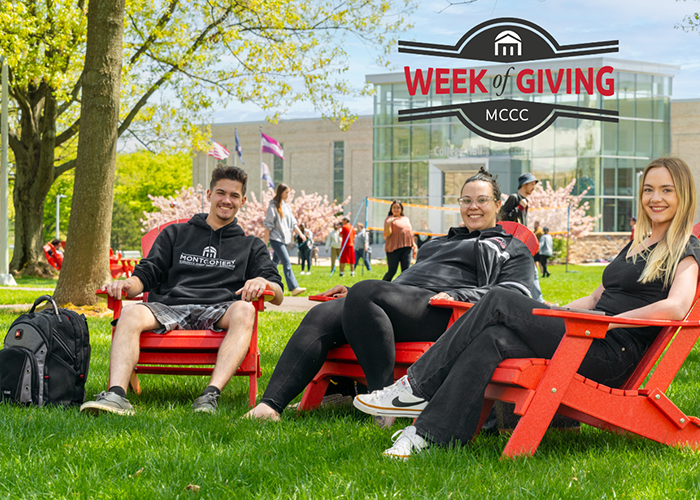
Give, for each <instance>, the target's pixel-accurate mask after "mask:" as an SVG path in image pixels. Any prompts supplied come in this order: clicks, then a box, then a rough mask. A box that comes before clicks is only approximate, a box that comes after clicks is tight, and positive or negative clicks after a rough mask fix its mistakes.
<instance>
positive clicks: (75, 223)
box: [56, 0, 125, 305]
mask: <svg viewBox="0 0 700 500" xmlns="http://www.w3.org/2000/svg"><path fill="white" fill-rule="evenodd" d="M124 2H125V0H90V4H89V6H88V33H87V50H86V53H85V68H84V70H83V79H82V84H83V88H82V105H81V110H80V135H79V138H78V156H77V159H76V167H75V184H74V187H73V204H72V209H71V215H70V222H69V223H68V238H67V241H66V253H65V259H64V261H63V268H62V269H61V276H60V278H59V280H58V285H57V286H56V301H57V302H58V303H59V304H66V303H68V302H71V303H73V304H76V305H85V304H94V303H95V302H96V297H95V290H96V289H97V288H99V287H100V286H101V285H102V284H103V283H104V282H105V281H106V280H107V278H108V277H109V235H110V227H111V225H112V198H113V195H114V171H115V167H116V151H117V137H118V134H117V126H118V120H119V90H120V88H119V87H120V79H121V69H122V39H123V29H124Z"/></svg>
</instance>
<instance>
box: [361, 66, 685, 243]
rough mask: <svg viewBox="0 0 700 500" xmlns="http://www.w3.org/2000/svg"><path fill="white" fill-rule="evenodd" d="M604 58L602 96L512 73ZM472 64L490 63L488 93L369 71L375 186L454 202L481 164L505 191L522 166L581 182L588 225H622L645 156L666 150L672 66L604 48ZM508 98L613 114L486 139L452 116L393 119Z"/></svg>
mask: <svg viewBox="0 0 700 500" xmlns="http://www.w3.org/2000/svg"><path fill="white" fill-rule="evenodd" d="M477 64H478V63H477ZM603 66H612V67H613V68H614V72H613V74H612V78H614V80H615V92H614V94H613V95H611V96H609V97H606V96H603V95H600V94H598V93H597V92H595V88H594V93H593V94H592V95H588V94H587V93H585V92H584V93H581V94H573V93H572V94H566V93H565V92H562V91H561V90H560V92H559V93H557V94H552V93H551V92H549V93H548V90H549V89H548V88H547V86H545V88H544V93H542V94H538V93H532V94H523V93H521V92H520V91H519V90H518V88H517V86H516V83H515V80H516V78H515V75H516V74H517V72H518V71H520V69H523V68H526V67H528V68H531V69H532V68H535V69H545V70H546V69H551V70H552V73H553V74H554V75H556V73H557V72H558V71H560V70H563V69H564V68H589V67H592V68H596V69H597V68H601V67H603ZM472 67H478V68H485V69H488V72H487V75H486V77H485V78H483V79H482V82H483V84H484V86H485V87H486V88H487V90H488V93H486V94H483V93H475V94H469V93H467V94H453V93H452V90H451V91H450V93H448V94H439V95H438V94H436V93H435V85H434V82H433V84H432V85H431V88H430V93H429V94H428V95H421V93H420V91H418V92H416V94H415V95H414V96H410V95H409V93H408V89H407V85H406V81H405V77H404V73H403V72H401V73H393V74H384V75H370V76H368V77H367V78H368V81H369V82H370V83H372V84H374V85H375V89H376V94H375V97H374V153H373V172H374V182H373V185H374V188H373V189H374V193H373V194H374V196H375V197H378V198H398V199H401V200H405V201H407V202H413V203H419V204H427V205H432V206H454V207H456V206H457V201H456V199H457V197H458V196H459V189H460V188H461V186H462V183H463V182H464V180H465V179H466V178H467V177H468V176H470V175H472V174H473V173H474V172H475V171H477V170H478V169H479V167H480V166H482V165H484V166H486V167H487V168H488V169H489V170H490V171H491V172H493V173H496V174H498V176H499V183H500V185H501V189H502V190H503V192H504V193H510V192H513V191H515V190H516V189H517V178H518V176H519V175H520V174H522V173H523V172H528V171H530V172H533V173H534V174H535V176H537V178H538V179H540V180H541V181H544V182H549V183H550V184H551V186H552V188H554V189H557V188H559V187H563V186H566V185H567V184H569V183H570V182H571V181H572V180H573V179H576V184H575V187H574V190H573V193H574V194H579V193H581V192H583V191H584V190H585V189H588V191H587V194H586V198H585V200H586V201H588V202H589V204H590V207H591V209H590V211H589V215H598V214H602V217H600V218H599V219H598V222H597V226H596V229H595V230H596V231H605V232H615V231H628V230H629V222H628V218H629V217H630V216H633V215H636V214H635V209H636V206H635V186H636V182H637V180H638V177H637V173H638V172H641V171H642V170H643V169H644V167H645V166H646V165H647V163H648V162H649V160H650V159H653V158H656V157H659V156H663V155H667V154H669V152H670V148H671V139H670V119H671V91H672V81H673V76H674V75H675V74H677V73H678V72H679V70H680V67H678V66H671V65H663V64H652V63H644V62H636V61H625V60H619V59H613V58H609V57H593V58H576V59H566V60H559V61H545V62H537V63H528V64H527V65H523V64H520V65H519V64H505V65H486V64H484V65H475V66H472ZM511 67H515V70H511V72H510V78H509V79H508V80H507V86H506V88H505V89H501V88H499V89H497V90H494V89H493V88H492V79H493V78H496V75H499V74H500V75H504V74H505V73H506V72H507V71H508V68H511ZM416 68H422V69H424V70H425V69H427V68H425V67H422V66H420V58H416V65H415V66H411V69H412V70H414V69H416ZM607 76H608V77H611V76H610V75H607ZM451 88H452V85H450V89H451ZM502 91H503V93H502V94H501V92H502ZM496 94H501V95H498V96H497V95H496ZM508 98H512V99H518V100H533V101H540V102H550V103H555V102H556V103H561V104H563V105H568V106H578V107H590V108H603V109H609V110H616V111H618V112H619V123H607V122H599V121H592V120H582V119H574V118H561V117H560V118H557V120H556V121H555V122H554V123H553V124H552V125H551V126H550V127H549V128H548V129H546V130H545V131H544V132H543V133H541V134H539V135H537V136H535V137H533V138H530V139H527V140H524V141H521V142H511V143H507V142H496V141H490V140H488V139H484V138H482V137H480V136H478V135H476V134H474V133H473V132H471V131H470V130H469V129H468V128H466V127H465V126H464V125H463V124H462V123H461V122H459V121H458V120H457V118H454V117H452V118H438V119H430V120H421V121H413V122H401V123H399V121H398V111H399V110H401V109H411V108H422V107H428V106H440V105H445V104H454V103H459V102H469V101H472V102H473V101H480V100H494V99H508Z"/></svg>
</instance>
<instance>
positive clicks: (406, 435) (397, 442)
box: [382, 425, 428, 460]
mask: <svg viewBox="0 0 700 500" xmlns="http://www.w3.org/2000/svg"><path fill="white" fill-rule="evenodd" d="M391 439H392V441H393V442H394V445H393V446H392V447H391V448H389V449H388V450H384V453H382V455H384V456H385V457H389V458H398V459H401V460H408V459H409V458H410V456H411V453H413V454H416V453H419V452H420V451H422V450H423V449H425V448H427V447H428V442H427V441H426V440H425V439H423V438H422V437H420V436H419V435H418V434H416V428H415V427H414V426H412V425H409V426H408V427H406V428H405V429H403V430H400V431H398V432H395V433H394V435H393V436H391Z"/></svg>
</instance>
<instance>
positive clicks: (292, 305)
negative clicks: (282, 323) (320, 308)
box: [265, 297, 321, 312]
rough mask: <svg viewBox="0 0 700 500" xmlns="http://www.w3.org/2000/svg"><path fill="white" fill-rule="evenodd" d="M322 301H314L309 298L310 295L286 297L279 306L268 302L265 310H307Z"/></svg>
mask: <svg viewBox="0 0 700 500" xmlns="http://www.w3.org/2000/svg"><path fill="white" fill-rule="evenodd" d="M320 303H321V302H313V301H311V300H309V298H308V297H285V298H284V300H283V301H282V304H281V305H279V306H276V305H274V304H270V303H269V302H268V303H267V304H265V310H266V311H279V312H306V311H308V310H309V309H311V308H312V307H315V306H317V305H319V304H320Z"/></svg>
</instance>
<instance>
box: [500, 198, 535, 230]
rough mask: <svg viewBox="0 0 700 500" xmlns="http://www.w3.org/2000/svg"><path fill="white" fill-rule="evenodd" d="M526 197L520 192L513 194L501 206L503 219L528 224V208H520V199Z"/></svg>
mask: <svg viewBox="0 0 700 500" xmlns="http://www.w3.org/2000/svg"><path fill="white" fill-rule="evenodd" d="M524 199H526V198H525V197H524V196H523V195H521V194H520V193H514V194H511V195H510V196H509V197H508V199H507V200H506V202H505V203H504V204H503V206H502V207H501V212H500V215H501V220H507V221H513V222H519V223H521V224H522V225H524V226H527V209H528V207H525V210H520V208H519V205H520V201H521V200H524Z"/></svg>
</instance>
